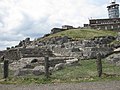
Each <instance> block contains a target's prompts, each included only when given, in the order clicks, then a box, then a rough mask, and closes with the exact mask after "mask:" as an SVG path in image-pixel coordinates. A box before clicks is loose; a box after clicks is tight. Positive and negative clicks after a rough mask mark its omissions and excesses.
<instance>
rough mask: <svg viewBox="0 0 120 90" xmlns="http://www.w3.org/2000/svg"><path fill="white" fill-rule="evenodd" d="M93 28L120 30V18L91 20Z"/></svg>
mask: <svg viewBox="0 0 120 90" xmlns="http://www.w3.org/2000/svg"><path fill="white" fill-rule="evenodd" d="M89 22H90V27H91V28H92V29H98V30H100V29H102V30H120V18H111V19H92V20H89Z"/></svg>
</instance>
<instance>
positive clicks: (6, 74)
mask: <svg viewBox="0 0 120 90" xmlns="http://www.w3.org/2000/svg"><path fill="white" fill-rule="evenodd" d="M8 66H9V61H8V60H4V68H3V69H4V75H3V78H4V79H6V78H8V73H9V70H8Z"/></svg>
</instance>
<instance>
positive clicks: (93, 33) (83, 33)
mask: <svg viewBox="0 0 120 90" xmlns="http://www.w3.org/2000/svg"><path fill="white" fill-rule="evenodd" d="M57 36H68V37H70V38H72V39H75V40H83V39H92V38H94V37H99V36H117V32H115V31H108V30H94V29H70V30H66V31H62V32H59V33H56V34H51V35H49V36H47V37H45V38H38V40H46V39H49V38H52V37H57Z"/></svg>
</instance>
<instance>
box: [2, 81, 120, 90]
mask: <svg viewBox="0 0 120 90" xmlns="http://www.w3.org/2000/svg"><path fill="white" fill-rule="evenodd" d="M0 90H120V81H111V82H88V83H76V84H75V83H74V84H44V85H42V84H40V85H2V84H1V85H0Z"/></svg>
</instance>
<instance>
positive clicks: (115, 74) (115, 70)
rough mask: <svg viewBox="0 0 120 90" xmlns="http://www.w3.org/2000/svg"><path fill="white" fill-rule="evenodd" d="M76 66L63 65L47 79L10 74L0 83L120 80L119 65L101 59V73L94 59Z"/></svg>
mask: <svg viewBox="0 0 120 90" xmlns="http://www.w3.org/2000/svg"><path fill="white" fill-rule="evenodd" d="M79 63H80V65H78V66H71V67H65V68H64V69H63V70H60V71H56V72H53V73H52V75H51V76H50V78H49V79H46V78H45V77H44V75H42V76H24V77H13V76H10V77H9V78H8V80H7V81H1V80H0V84H31V83H33V84H34V83H35V84H46V83H78V82H98V81H113V80H120V67H117V66H114V65H111V64H108V63H106V62H105V61H104V60H103V62H102V63H103V73H104V74H103V75H102V77H101V78H99V77H98V76H97V70H96V63H95V60H83V61H80V62H79Z"/></svg>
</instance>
